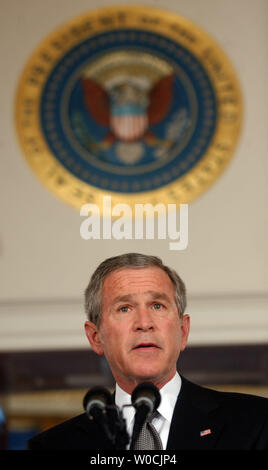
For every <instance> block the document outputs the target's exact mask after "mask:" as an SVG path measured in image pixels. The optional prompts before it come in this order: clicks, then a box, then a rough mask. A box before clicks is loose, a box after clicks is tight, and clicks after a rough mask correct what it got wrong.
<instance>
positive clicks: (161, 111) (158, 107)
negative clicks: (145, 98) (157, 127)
mask: <svg viewBox="0 0 268 470" xmlns="http://www.w3.org/2000/svg"><path fill="white" fill-rule="evenodd" d="M173 83H174V75H173V74H172V75H167V76H166V77H163V78H161V79H160V80H159V81H158V82H157V83H156V85H154V87H153V88H152V90H151V93H150V95H149V98H150V104H149V107H148V110H147V114H148V120H149V123H150V124H151V125H153V124H158V123H159V122H160V121H161V120H162V119H164V117H165V116H166V115H167V113H168V111H169V108H170V105H171V102H172V97H173Z"/></svg>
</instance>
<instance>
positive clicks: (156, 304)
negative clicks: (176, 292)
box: [153, 303, 163, 310]
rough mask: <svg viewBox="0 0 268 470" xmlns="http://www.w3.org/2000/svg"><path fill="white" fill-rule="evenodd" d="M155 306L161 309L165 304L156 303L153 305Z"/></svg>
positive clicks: (156, 308)
mask: <svg viewBox="0 0 268 470" xmlns="http://www.w3.org/2000/svg"><path fill="white" fill-rule="evenodd" d="M153 307H154V309H155V310H160V309H161V308H162V307H163V305H162V304H158V303H155V304H154V305H153Z"/></svg>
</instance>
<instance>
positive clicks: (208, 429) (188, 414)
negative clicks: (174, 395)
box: [167, 377, 225, 450]
mask: <svg viewBox="0 0 268 470" xmlns="http://www.w3.org/2000/svg"><path fill="white" fill-rule="evenodd" d="M219 407H220V403H219V399H218V398H217V396H215V394H214V393H213V391H211V390H208V389H205V388H203V387H199V386H198V385H194V384H192V383H191V382H189V381H188V380H186V379H185V378H184V377H182V387H181V391H180V394H179V397H178V400H177V403H176V405H175V409H174V413H173V418H172V422H171V427H170V432H169V438H168V443H167V449H169V450H193V449H196V450H202V449H204V450H205V449H213V448H215V446H216V443H217V440H218V438H219V436H220V433H221V431H222V429H223V427H224V424H225V421H224V416H222V417H221V419H219V416H218V415H219ZM202 431H205V433H204V435H200V433H201V432H202Z"/></svg>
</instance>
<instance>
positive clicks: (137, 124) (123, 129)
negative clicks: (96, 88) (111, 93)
mask: <svg viewBox="0 0 268 470" xmlns="http://www.w3.org/2000/svg"><path fill="white" fill-rule="evenodd" d="M110 125H111V128H112V130H113V132H114V134H115V136H116V137H117V138H118V139H120V140H123V141H125V142H131V141H134V140H138V139H140V138H141V137H142V136H143V134H144V133H145V131H146V129H147V127H148V117H147V114H146V110H145V109H144V110H143V109H139V110H137V109H136V107H132V106H131V105H128V106H127V107H126V106H115V107H113V108H112V113H111V122H110Z"/></svg>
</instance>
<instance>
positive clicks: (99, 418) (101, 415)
mask: <svg viewBox="0 0 268 470" xmlns="http://www.w3.org/2000/svg"><path fill="white" fill-rule="evenodd" d="M112 403H113V399H112V395H111V394H110V392H109V391H108V390H107V389H106V388H104V387H93V388H92V389H91V390H89V391H88V392H87V393H86V395H85V397H84V400H83V406H84V409H85V412H86V414H87V416H88V417H89V419H90V420H94V421H95V422H96V423H98V424H99V425H100V427H101V428H102V430H103V431H104V433H105V434H106V436H107V438H108V439H109V441H111V443H112V444H113V445H114V441H115V436H114V435H113V434H112V433H111V432H110V429H109V424H108V419H107V413H106V409H107V407H109V406H111V405H112Z"/></svg>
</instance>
